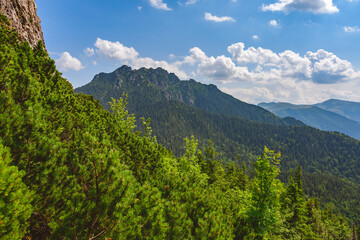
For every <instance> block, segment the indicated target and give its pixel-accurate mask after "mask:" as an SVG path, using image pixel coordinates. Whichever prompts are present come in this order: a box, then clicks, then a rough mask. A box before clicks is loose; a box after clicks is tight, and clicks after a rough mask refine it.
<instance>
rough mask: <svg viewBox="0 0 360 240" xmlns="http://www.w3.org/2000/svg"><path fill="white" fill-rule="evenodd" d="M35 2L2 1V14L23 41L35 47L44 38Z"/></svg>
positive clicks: (26, 0) (0, 7)
mask: <svg viewBox="0 0 360 240" xmlns="http://www.w3.org/2000/svg"><path fill="white" fill-rule="evenodd" d="M36 10H37V7H36V4H35V0H0V11H1V14H3V15H5V16H6V17H7V18H8V19H9V21H10V24H11V27H13V28H15V29H16V31H17V32H18V34H19V38H20V40H21V41H28V42H29V43H30V45H31V46H32V47H34V46H35V45H36V44H37V42H38V41H39V40H41V41H43V43H44V46H45V42H44V36H43V32H42V30H41V24H40V23H41V20H40V18H39V17H38V15H37V14H36Z"/></svg>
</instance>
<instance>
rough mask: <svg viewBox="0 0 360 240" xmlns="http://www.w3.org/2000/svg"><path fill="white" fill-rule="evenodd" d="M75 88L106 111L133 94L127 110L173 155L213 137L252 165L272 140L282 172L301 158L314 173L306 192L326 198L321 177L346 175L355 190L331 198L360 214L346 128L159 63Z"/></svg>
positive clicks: (359, 155) (355, 151)
mask: <svg viewBox="0 0 360 240" xmlns="http://www.w3.org/2000/svg"><path fill="white" fill-rule="evenodd" d="M75 92H78V93H84V94H88V95H92V96H93V97H94V98H95V99H98V100H99V101H100V104H101V105H102V106H104V107H105V108H106V109H109V104H108V102H109V101H110V100H111V97H113V98H116V99H118V98H120V97H122V96H124V94H127V96H128V106H127V110H128V111H129V112H130V113H135V114H136V117H137V119H138V120H139V121H137V122H138V123H139V122H140V123H141V122H142V120H140V119H139V118H140V117H141V116H144V117H145V118H151V125H150V126H151V128H152V130H153V134H154V135H156V136H157V139H158V142H159V143H161V144H163V145H164V146H165V147H167V148H168V149H171V150H172V151H173V152H174V154H175V155H180V154H182V153H183V150H184V147H183V146H184V140H183V139H184V138H185V137H189V136H190V135H194V136H195V137H196V138H197V139H199V145H200V148H202V147H203V146H206V143H207V140H208V139H212V141H213V142H214V144H215V147H216V150H217V151H220V152H221V158H222V159H224V160H225V161H229V160H230V161H235V162H238V163H241V162H242V161H244V162H246V163H247V164H248V166H250V167H251V166H252V162H254V160H256V156H257V155H258V154H261V152H262V150H263V147H264V146H267V147H268V148H270V149H274V150H275V151H281V153H282V158H281V159H282V160H281V168H282V170H283V171H285V172H286V171H288V170H290V169H291V168H293V169H294V168H296V167H297V166H298V164H300V165H301V166H302V167H303V171H304V177H306V179H308V181H307V182H308V185H307V186H305V188H306V191H307V192H308V193H311V195H312V196H317V197H319V198H320V199H325V200H326V201H327V202H328V201H329V200H328V199H326V196H327V195H326V194H325V193H324V192H323V189H324V185H326V184H325V183H324V181H322V180H323V179H333V181H335V182H336V186H345V185H346V181H347V180H346V179H348V180H350V181H351V182H352V183H353V184H355V185H354V187H352V189H353V190H354V192H353V193H349V195H346V197H345V198H344V196H336V197H339V198H338V200H336V201H335V200H334V199H335V196H333V197H332V199H333V200H331V202H333V203H334V204H336V206H337V207H338V209H339V210H340V211H341V212H343V213H344V214H346V215H347V216H349V217H350V218H351V219H355V218H356V216H357V215H358V214H360V207H355V205H356V204H357V203H358V196H359V195H360V190H359V189H360V185H359V183H360V174H359V172H360V165H359V162H360V141H358V140H355V139H353V138H351V137H348V136H346V135H344V134H340V133H332V132H325V131H320V130H318V129H315V128H312V127H309V126H306V125H305V124H304V123H303V122H301V121H298V120H295V119H294V118H280V117H278V116H276V115H274V114H273V113H271V112H269V111H267V110H265V109H263V108H261V107H259V106H254V105H251V104H247V103H245V102H242V101H240V100H237V99H235V98H233V97H232V96H230V95H228V94H225V93H223V92H221V91H220V90H219V89H218V88H217V87H216V86H214V85H206V84H201V83H199V82H196V81H195V80H188V81H181V80H180V79H179V78H177V77H176V76H175V75H174V74H171V73H168V72H167V71H165V70H163V69H161V68H158V69H146V68H141V69H139V70H132V69H131V68H130V67H127V66H122V67H121V68H119V69H116V70H115V71H114V72H112V73H100V74H97V75H96V76H95V77H94V78H93V80H92V81H91V82H90V83H88V84H86V85H85V86H82V87H80V88H77V89H75ZM138 127H139V128H141V126H138ZM310 183H311V184H310ZM310 185H311V186H310ZM346 186H347V185H346ZM340 188H341V187H340ZM338 192H339V191H338ZM339 202H342V203H343V205H341V206H340V205H339V204H338V203H339ZM348 206H351V207H348ZM354 214H355V215H356V216H355V215H354ZM354 216H355V217H354Z"/></svg>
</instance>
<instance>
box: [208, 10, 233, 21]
mask: <svg viewBox="0 0 360 240" xmlns="http://www.w3.org/2000/svg"><path fill="white" fill-rule="evenodd" d="M205 20H206V21H212V22H235V19H234V18H232V17H228V16H224V17H218V16H214V15H212V14H211V13H208V12H206V13H205Z"/></svg>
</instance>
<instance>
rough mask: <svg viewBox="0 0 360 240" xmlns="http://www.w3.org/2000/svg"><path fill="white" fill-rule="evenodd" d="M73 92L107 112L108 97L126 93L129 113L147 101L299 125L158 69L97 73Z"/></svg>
mask: <svg viewBox="0 0 360 240" xmlns="http://www.w3.org/2000/svg"><path fill="white" fill-rule="evenodd" d="M75 91H76V92H82V93H86V94H90V93H91V95H93V96H94V97H95V98H96V99H98V100H99V101H100V103H101V104H102V105H103V106H104V107H105V108H107V109H109V104H108V103H109V102H110V100H111V97H113V98H119V97H121V96H122V94H123V93H127V94H128V95H129V96H131V97H130V98H129V109H131V110H133V112H137V108H138V107H139V106H140V105H142V104H146V103H148V102H150V103H153V102H158V101H166V100H175V101H178V102H182V103H185V104H187V105H190V106H194V107H196V108H198V109H201V110H204V111H208V112H212V113H217V114H225V115H228V116H234V117H241V118H244V119H248V120H253V121H258V122H265V123H272V124H278V125H303V123H301V122H299V121H296V120H295V119H292V118H285V119H281V118H279V117H277V116H276V115H274V114H272V113H271V112H269V111H267V110H265V109H263V108H260V107H258V106H255V105H252V104H247V103H245V102H242V101H240V100H238V99H236V98H234V97H232V96H230V95H228V94H226V93H223V92H221V91H220V90H219V89H218V88H217V87H216V86H215V85H212V84H210V85H206V84H201V83H199V82H196V81H195V80H193V79H190V80H189V81H181V80H180V79H179V78H178V77H177V76H176V75H175V74H173V73H168V72H167V71H165V70H164V69H161V68H158V69H145V68H141V69H139V70H132V69H131V68H130V67H128V66H125V65H124V66H122V67H120V68H118V69H116V70H115V71H114V72H112V73H109V74H106V73H100V74H97V75H96V76H95V77H94V78H93V80H92V81H91V83H90V84H87V85H85V86H82V87H79V88H77V89H76V90H75ZM145 99H146V101H145V102H144V100H145Z"/></svg>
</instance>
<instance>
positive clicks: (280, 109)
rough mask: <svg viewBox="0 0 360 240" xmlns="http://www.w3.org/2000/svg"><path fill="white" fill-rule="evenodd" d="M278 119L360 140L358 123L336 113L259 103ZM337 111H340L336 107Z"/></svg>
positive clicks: (316, 107) (319, 109) (311, 108)
mask: <svg viewBox="0 0 360 240" xmlns="http://www.w3.org/2000/svg"><path fill="white" fill-rule="evenodd" d="M259 106H260V107H263V108H265V109H267V110H269V111H271V112H272V113H274V114H276V115H278V116H280V117H293V118H296V119H298V120H300V121H302V122H303V123H305V124H307V125H309V126H312V127H314V128H318V129H320V130H324V131H337V132H341V133H344V134H346V135H349V136H351V137H353V138H356V139H360V122H356V121H354V120H351V119H349V118H347V117H345V116H343V115H340V114H338V113H335V112H332V111H330V110H329V111H328V110H325V109H322V108H320V107H318V105H294V104H290V103H260V104H259ZM338 108H339V109H342V108H341V107H340V106H338Z"/></svg>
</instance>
